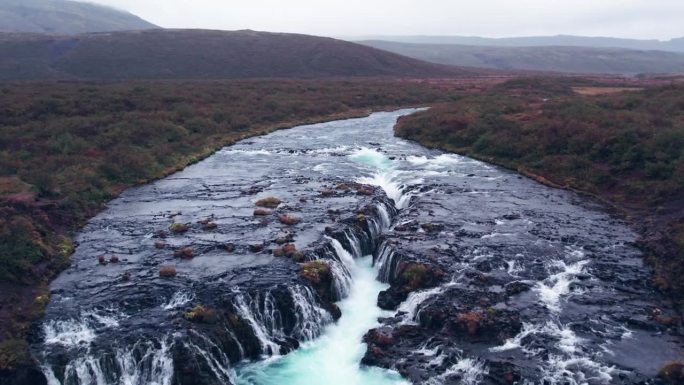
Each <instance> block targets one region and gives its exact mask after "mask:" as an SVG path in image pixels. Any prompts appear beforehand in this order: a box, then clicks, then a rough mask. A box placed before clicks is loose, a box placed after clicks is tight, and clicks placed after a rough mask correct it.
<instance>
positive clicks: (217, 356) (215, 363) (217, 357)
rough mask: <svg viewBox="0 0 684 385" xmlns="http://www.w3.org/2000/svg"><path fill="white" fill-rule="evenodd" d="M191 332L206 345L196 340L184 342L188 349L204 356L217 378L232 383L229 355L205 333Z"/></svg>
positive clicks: (199, 355)
mask: <svg viewBox="0 0 684 385" xmlns="http://www.w3.org/2000/svg"><path fill="white" fill-rule="evenodd" d="M191 334H192V336H193V337H195V338H196V339H197V340H198V341H199V342H200V343H201V344H202V345H204V347H200V346H199V344H198V343H194V342H184V343H183V346H185V348H186V349H189V350H191V351H193V352H194V353H195V354H196V355H197V356H198V357H202V358H203V359H204V361H205V362H206V363H207V365H208V366H209V369H210V370H211V372H212V373H213V374H214V377H215V378H217V379H220V380H222V381H225V382H227V383H232V382H233V376H232V372H231V371H230V367H231V365H230V359H229V358H228V356H226V355H225V353H223V351H222V350H221V349H220V348H219V347H218V346H216V344H214V343H213V342H212V341H211V340H210V339H209V338H207V337H206V336H204V335H203V334H201V333H198V332H196V331H191ZM241 349H242V348H241ZM210 352H211V353H210Z"/></svg>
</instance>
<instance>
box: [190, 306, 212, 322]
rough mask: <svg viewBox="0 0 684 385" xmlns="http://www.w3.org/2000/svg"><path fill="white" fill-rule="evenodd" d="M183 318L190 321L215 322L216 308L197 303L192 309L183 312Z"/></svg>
mask: <svg viewBox="0 0 684 385" xmlns="http://www.w3.org/2000/svg"><path fill="white" fill-rule="evenodd" d="M185 319H187V320H188V321H192V322H199V323H207V324H212V323H216V320H217V314H216V310H214V309H212V308H208V307H204V306H202V305H197V306H195V307H194V308H193V309H192V310H190V311H189V312H187V313H185Z"/></svg>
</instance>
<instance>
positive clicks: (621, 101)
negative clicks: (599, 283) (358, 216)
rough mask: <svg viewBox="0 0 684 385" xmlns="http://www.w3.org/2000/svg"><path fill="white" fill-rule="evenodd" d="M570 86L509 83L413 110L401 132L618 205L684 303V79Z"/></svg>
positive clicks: (666, 284) (683, 305) (664, 285)
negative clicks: (588, 91)
mask: <svg viewBox="0 0 684 385" xmlns="http://www.w3.org/2000/svg"><path fill="white" fill-rule="evenodd" d="M572 83H573V80H553V79H546V80H545V79H521V80H515V81H509V82H507V83H504V84H501V85H499V86H497V87H496V88H495V89H494V90H492V91H489V92H483V93H480V94H473V95H469V96H465V97H463V98H461V99H460V100H458V101H456V102H453V103H449V104H444V105H441V106H438V107H435V108H433V109H431V110H429V111H424V112H420V113H417V114H414V115H412V116H410V117H406V118H404V119H402V120H400V122H399V123H398V125H397V127H396V133H397V134H398V135H399V136H402V137H404V138H408V139H412V140H416V141H418V142H420V143H421V144H424V145H426V146H429V147H435V148H440V149H443V150H447V151H452V152H457V153H460V154H464V155H468V156H471V157H474V158H479V159H483V160H486V161H489V162H492V163H496V164H499V165H502V166H505V167H508V168H511V169H515V170H518V171H520V172H521V173H523V174H526V175H528V176H530V177H532V178H534V179H536V180H538V181H540V182H543V183H547V184H550V185H553V186H558V187H564V188H569V189H573V190H577V191H582V192H586V193H589V194H592V195H594V196H596V197H598V198H600V199H602V200H603V201H605V202H607V203H609V204H611V205H614V206H615V207H617V208H619V209H621V210H622V211H624V212H625V213H626V214H627V216H628V218H629V219H631V220H632V221H633V223H634V224H635V225H636V226H637V228H638V229H639V230H640V231H641V233H642V239H641V245H642V246H643V248H644V250H645V251H646V253H647V260H648V261H649V262H650V263H651V264H652V266H653V267H654V268H655V276H654V277H655V283H656V284H657V285H658V286H659V287H660V288H661V289H663V290H664V291H666V292H668V293H670V294H671V295H672V298H673V299H674V300H675V301H676V302H677V303H678V304H679V307H680V310H684V280H682V279H681V277H682V276H684V225H682V223H683V222H682V221H684V206H683V205H682V202H683V201H684V200H683V199H684V86H682V85H676V84H673V85H669V86H661V87H655V88H648V89H645V90H643V91H636V92H635V91H632V92H621V93H611V94H603V95H597V96H583V95H578V94H576V93H574V92H573V90H572V88H571V85H572Z"/></svg>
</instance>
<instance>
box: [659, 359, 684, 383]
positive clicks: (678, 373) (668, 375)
mask: <svg viewBox="0 0 684 385" xmlns="http://www.w3.org/2000/svg"><path fill="white" fill-rule="evenodd" d="M658 378H660V379H661V380H663V381H665V383H666V384H668V385H683V384H684V362H671V363H669V364H667V365H665V366H664V367H663V368H661V369H660V371H658Z"/></svg>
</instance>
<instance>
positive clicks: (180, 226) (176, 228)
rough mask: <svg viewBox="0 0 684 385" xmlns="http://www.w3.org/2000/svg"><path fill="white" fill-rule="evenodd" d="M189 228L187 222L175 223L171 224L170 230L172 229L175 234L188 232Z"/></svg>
mask: <svg viewBox="0 0 684 385" xmlns="http://www.w3.org/2000/svg"><path fill="white" fill-rule="evenodd" d="M188 230H189V228H188V225H186V224H185V223H174V224H172V225H171V226H169V231H171V232H172V233H174V234H183V233H186V232H187V231H188Z"/></svg>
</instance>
